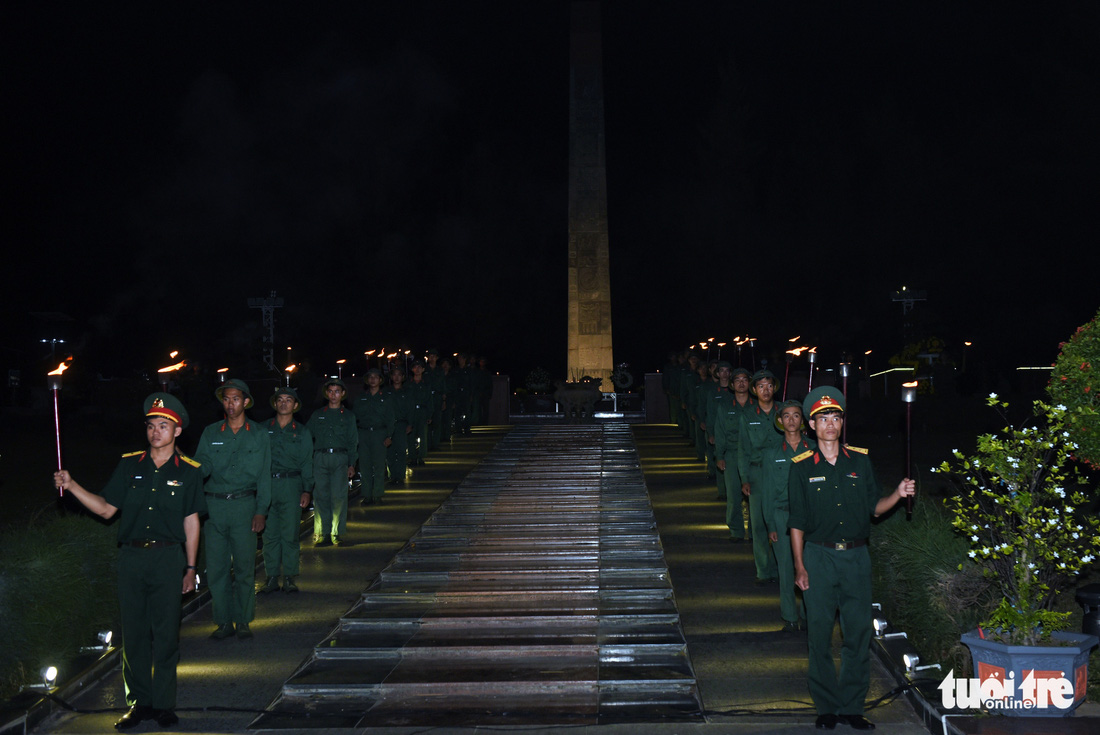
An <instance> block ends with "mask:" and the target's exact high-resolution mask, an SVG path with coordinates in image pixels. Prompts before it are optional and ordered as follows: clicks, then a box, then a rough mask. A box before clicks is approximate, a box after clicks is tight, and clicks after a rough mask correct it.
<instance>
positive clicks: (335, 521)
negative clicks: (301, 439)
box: [308, 378, 359, 546]
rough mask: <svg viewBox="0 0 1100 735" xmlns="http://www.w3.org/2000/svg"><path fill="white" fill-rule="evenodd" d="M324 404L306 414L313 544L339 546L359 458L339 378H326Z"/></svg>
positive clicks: (356, 439) (353, 426)
mask: <svg viewBox="0 0 1100 735" xmlns="http://www.w3.org/2000/svg"><path fill="white" fill-rule="evenodd" d="M324 389H325V400H326V401H327V405H325V406H322V407H321V408H319V409H317V410H316V411H314V412H313V415H312V416H310V417H309V424H308V426H309V431H310V433H311V434H313V483H314V484H313V545H314V546H332V545H333V544H336V545H337V546H339V545H340V544H341V543H343V542H342V540H341V537H342V536H343V535H344V534H346V533H347V530H348V480H350V479H351V478H352V477H353V476H354V475H355V462H356V461H357V460H358V459H359V451H358V448H359V432H358V431H357V430H356V425H355V415H354V414H353V413H352V412H351V410H350V409H347V408H344V396H346V395H347V392H348V389H347V386H346V385H344V381H342V380H340V379H339V378H329V379H328V380H327V381H325V386H324Z"/></svg>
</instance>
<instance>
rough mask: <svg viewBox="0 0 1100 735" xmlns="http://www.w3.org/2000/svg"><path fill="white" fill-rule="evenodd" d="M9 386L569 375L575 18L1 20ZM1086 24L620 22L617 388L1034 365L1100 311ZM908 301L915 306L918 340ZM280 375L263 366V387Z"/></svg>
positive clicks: (804, 8)
mask: <svg viewBox="0 0 1100 735" xmlns="http://www.w3.org/2000/svg"><path fill="white" fill-rule="evenodd" d="M0 12H2V16H0V26H2V28H3V30H2V34H3V39H2V40H3V42H2V44H0V46H2V47H3V54H4V70H5V71H4V74H3V80H2V84H3V95H4V110H5V112H4V115H3V125H4V135H3V171H4V175H5V178H6V179H7V181H6V184H7V185H6V190H7V192H8V193H7V194H6V195H5V197H4V199H3V207H4V217H3V228H4V229H3V239H4V242H5V245H6V247H5V255H4V256H3V258H4V268H3V274H4V275H3V284H4V288H3V294H2V296H0V308H2V321H3V326H2V329H3V333H2V334H0V345H2V347H0V350H2V351H0V356H2V363H3V365H4V366H5V367H6V368H8V369H11V368H12V367H16V368H21V369H23V370H24V382H25V383H26V384H28V385H30V384H32V383H33V384H34V385H38V383H39V381H40V379H41V378H40V376H39V375H38V374H37V373H38V371H39V368H40V366H41V365H44V364H46V363H47V362H49V361H50V360H51V359H52V358H48V357H47V356H48V355H49V352H50V348H49V346H48V345H43V344H41V343H40V342H38V340H40V339H44V338H46V339H49V338H55V337H58V336H62V337H64V338H65V339H67V340H70V341H69V342H68V343H67V346H66V348H65V349H66V350H71V351H72V352H73V353H74V354H75V358H76V361H77V362H74V367H75V366H76V365H77V364H82V365H83V366H84V367H85V369H89V368H90V370H89V371H94V372H95V373H98V374H101V375H103V376H105V377H111V376H125V375H132V374H134V373H138V372H141V371H148V370H151V369H154V368H156V367H159V366H162V365H165V364H168V362H169V359H168V358H167V352H168V351H169V350H170V349H180V350H182V351H183V353H184V356H185V357H187V358H189V359H191V360H193V361H197V362H199V363H201V364H204V365H205V366H206V367H208V368H209V367H214V366H221V365H227V366H230V367H232V368H233V369H234V370H235V371H238V372H241V373H245V374H254V373H255V371H256V362H257V361H258V358H259V354H260V338H261V329H260V312H259V311H258V310H256V309H249V308H248V306H247V302H246V299H247V298H248V297H258V296H265V295H267V294H268V293H269V292H270V291H272V290H275V291H277V292H278V294H279V295H280V296H283V297H285V299H286V306H285V308H283V309H280V310H278V311H277V312H276V359H277V361H279V362H280V363H281V361H282V357H281V356H282V354H283V353H284V352H285V350H286V346H287V345H293V346H294V351H293V353H292V356H293V359H296V360H297V359H302V358H303V357H309V358H311V359H312V360H313V362H314V364H315V366H317V367H318V369H320V370H327V371H329V372H331V371H332V370H333V367H332V363H333V361H335V360H336V359H337V358H341V357H345V358H353V359H354V358H355V357H356V356H357V355H360V354H361V353H362V352H364V351H365V350H368V349H373V348H378V347H381V346H383V345H384V346H386V347H387V348H389V349H396V348H398V347H401V348H408V349H412V350H414V352H421V351H423V350H425V349H427V348H428V347H433V346H435V347H438V348H439V349H440V350H442V351H445V352H451V351H455V350H473V351H475V352H478V353H484V354H487V355H489V356H490V358H491V367H493V368H494V369H496V370H501V371H505V372H511V373H512V374H513V385H517V384H522V376H523V375H525V374H526V372H527V371H529V370H530V369H531V368H532V367H534V366H536V365H540V366H543V367H545V368H547V369H549V370H550V371H551V372H552V373H554V374H557V375H564V373H565V338H566V335H565V324H566V307H565V305H566V280H565V268H566V247H565V246H566V230H567V212H566V204H567V198H566V186H567V156H568V139H567V133H568V129H567V123H568V82H569V77H568V74H569V67H568V64H569V58H568V32H569V17H568V16H569V6H568V3H565V2H550V1H546V2H526V1H525V2H522V3H520V2H462V3H458V2H410V3H387V4H379V3H347V4H342V5H341V4H335V5H331V6H330V5H328V4H326V5H324V6H323V7H320V8H317V7H314V6H313V5H302V4H289V3H263V4H259V3H255V4H244V5H240V6H238V5H236V4H234V6H233V7H222V6H221V5H220V4H219V5H217V6H215V5H214V4H188V5H187V6H180V5H175V4H159V3H158V4H136V3H135V4H131V5H126V4H124V5H122V6H115V5H113V4H112V5H111V6H109V7H97V6H94V5H91V4H81V5H77V6H68V5H65V6H57V5H52V4H42V3H34V4H32V3H17V4H14V5H11V4H9V5H8V6H5V9H4V10H3V11H0ZM1098 16H1100V7H1098V6H1096V5H1095V4H1091V3H1074V4H1059V3H1044V4H1042V5H1038V4H1036V5H1033V6H1029V7H1016V6H1015V5H1014V4H1012V5H1010V6H1009V7H1004V6H1002V5H978V4H971V3H950V4H948V3H934V4H929V3H900V4H899V3H875V4H871V3H867V4H845V5H843V6H834V5H833V4H829V5H828V6H821V5H820V4H782V5H779V4H771V3H769V4H760V3H720V4H719V3H710V2H708V3H675V4H674V3H667V2H637V1H635V2H607V3H605V7H604V16H603V21H604V25H603V29H604V59H605V61H604V74H605V89H606V99H605V109H606V124H607V171H608V185H609V223H610V243H611V266H612V296H613V302H614V314H613V330H614V339H615V357H616V361H617V362H623V361H625V362H629V363H631V366H632V370H633V371H634V373H635V375H640V373H641V372H644V371H650V370H655V369H657V368H659V367H660V366H661V365H662V363H663V362H664V355H665V353H666V351H667V350H669V349H672V348H683V347H686V346H687V344H688V343H690V342H698V341H700V340H703V339H706V338H707V337H716V338H717V341H728V340H730V339H732V338H733V337H734V336H735V335H742V336H744V335H746V334H751V335H752V336H755V337H757V338H758V340H759V341H758V342H757V347H756V350H757V353H756V356H757V357H758V358H759V357H760V356H764V355H770V356H771V357H772V359H773V360H775V359H777V357H779V356H781V354H782V351H783V350H784V349H786V348H787V347H788V345H787V339H788V338H790V337H793V336H795V335H801V336H802V337H803V340H802V342H803V343H804V344H817V345H819V346H820V348H819V351H820V352H821V353H822V358H821V359H822V361H828V362H830V363H834V364H835V362H836V361H838V360H839V359H840V356H841V354H842V353H843V352H844V351H849V352H852V353H855V354H857V355H861V354H862V353H863V351H864V350H866V349H873V350H874V352H873V354H872V360H871V365H870V367H871V368H872V370H873V369H875V368H876V366H878V367H882V366H884V365H885V362H886V359H887V357H888V356H889V355H891V354H893V353H894V352H895V351H896V350H897V349H898V348H899V347H900V346H901V345H902V344H903V343H905V342H907V341H911V340H913V339H916V338H920V337H924V336H930V335H934V336H937V337H939V338H941V339H942V340H943V341H944V343H945V345H946V349H947V350H948V351H949V352H952V353H954V354H955V355H956V356H957V354H958V351H959V350H960V349H961V348H960V343H961V341H962V340H964V339H967V340H973V341H974V347H973V348H971V350H972V352H971V355H970V357H969V359H971V360H972V361H981V362H982V363H984V365H985V366H986V370H987V371H994V372H996V371H999V370H1003V371H1011V370H1013V369H1014V368H1015V367H1017V366H1019V365H1028V364H1040V365H1043V364H1049V363H1050V362H1052V361H1053V359H1054V357H1055V355H1056V353H1057V349H1058V342H1059V341H1061V340H1063V339H1065V338H1066V337H1067V336H1068V335H1069V334H1070V333H1072V332H1073V330H1074V329H1075V328H1076V327H1077V326H1078V325H1079V324H1081V323H1083V322H1085V321H1087V320H1088V319H1089V318H1090V317H1091V316H1092V315H1093V314H1094V313H1095V311H1096V307H1097V305H1098V302H1100V299H1098V298H1097V296H1098V293H1097V288H1096V286H1095V273H1096V267H1095V263H1096V256H1095V248H1096V243H1097V232H1098V227H1097V224H1098V221H1097V220H1098V216H1097V206H1096V200H1097V192H1098V191H1100V186H1098V183H1100V182H1098V181H1097V179H1098V171H1100V137H1098V136H1097V130H1098V129H1100V89H1098V87H1100V75H1098V58H1097V55H1098V51H1097V49H1098V48H1100V46H1098V44H1097V42H1096V40H1097V39H1096V30H1097V28H1098V27H1100V26H1098V24H1097V21H1098V20H1100V17H1098ZM902 286H908V287H909V288H913V289H924V290H926V291H927V295H928V300H927V301H926V302H923V303H919V304H918V305H917V307H916V308H915V310H914V312H913V314H912V317H913V318H912V320H911V323H910V325H909V327H908V328H907V329H906V328H905V327H904V326H903V320H902V318H901V306H900V305H898V304H896V303H892V302H891V301H890V296H891V294H892V293H893V292H894V291H895V290H896V289H898V288H900V287H902ZM279 366H280V367H281V365H279Z"/></svg>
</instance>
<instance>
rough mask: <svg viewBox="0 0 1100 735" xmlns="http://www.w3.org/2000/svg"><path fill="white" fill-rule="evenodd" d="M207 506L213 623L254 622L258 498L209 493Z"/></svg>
mask: <svg viewBox="0 0 1100 735" xmlns="http://www.w3.org/2000/svg"><path fill="white" fill-rule="evenodd" d="M206 507H207V510H209V511H210V518H208V519H207V521H206V525H205V526H204V527H203V535H204V536H205V537H206V584H207V586H209V587H210V597H211V599H212V601H213V603H214V604H213V608H214V624H215V625H218V626H221V625H228V624H230V623H234V624H236V625H240V624H241V623H251V622H252V619H253V618H254V617H255V616H256V591H255V589H254V587H255V583H256V534H255V533H253V531H252V517H253V516H254V515H256V498H255V496H253V497H248V498H237V499H236V500H222V499H221V498H214V497H211V496H209V495H208V496H206ZM181 579H182V577H181ZM181 588H182V584H181Z"/></svg>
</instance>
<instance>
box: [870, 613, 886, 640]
mask: <svg viewBox="0 0 1100 735" xmlns="http://www.w3.org/2000/svg"><path fill="white" fill-rule="evenodd" d="M871 622H872V625H874V627H875V637H876V638H881V637H882V636H884V635H886V629H887V628H889V627H890V624H889V623H888V622H886V618H875V619H874V620H873V621H871Z"/></svg>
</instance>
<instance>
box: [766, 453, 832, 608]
mask: <svg viewBox="0 0 1100 735" xmlns="http://www.w3.org/2000/svg"><path fill="white" fill-rule="evenodd" d="M816 448H817V443H816V442H815V441H814V440H813V439H809V438H807V437H802V439H801V440H799V442H798V444H797V446H793V447H792V446H791V445H789V444H787V440H786V437H784V438H783V439H781V440H780V442H779V444H776V445H773V446H770V447H766V448H765V449H764V450H763V451H762V452H761V454H760V484H759V485H753V486H752V494H753V495H756V494H758V493H759V495H760V509H761V515H762V516H763V517H764V525H765V526H766V527H767V531H768V533H772V532H773V531H774V532H775V533H776V534H778V536H779V540H778V541H776V542H775V543H774V544H773V545H772V551H773V552H774V553H775V562H776V568H777V570H778V572H779V615H780V617H782V618H783V620H785V621H786V622H788V623H794V624H796V625H797V624H798V623H799V621H800V620H801V619H802V616H800V615H799V614H798V599H797V597H796V596H795V586H794V559H793V558H792V557H791V536H790V531H789V530H788V526H787V521H788V519H789V518H790V515H791V504H790V495H789V493H788V491H787V487H788V483H789V482H790V474H791V465H792V464H793V462H792V461H791V460H792V459H793V458H794V457H796V456H798V455H799V454H802V453H804V452H806V451H807V450H810V449H816ZM811 584H812V581H811Z"/></svg>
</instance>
